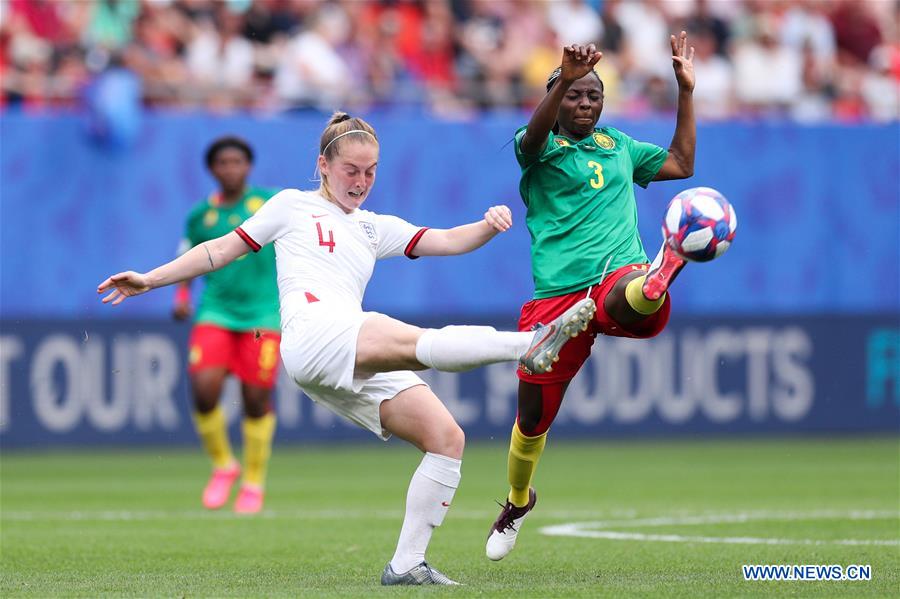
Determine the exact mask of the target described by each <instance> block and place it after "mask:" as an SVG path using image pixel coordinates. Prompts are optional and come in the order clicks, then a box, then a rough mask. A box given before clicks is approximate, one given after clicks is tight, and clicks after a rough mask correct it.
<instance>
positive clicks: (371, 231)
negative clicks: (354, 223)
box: [359, 220, 378, 244]
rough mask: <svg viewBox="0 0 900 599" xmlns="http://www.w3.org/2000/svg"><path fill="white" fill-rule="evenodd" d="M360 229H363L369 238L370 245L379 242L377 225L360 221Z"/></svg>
mask: <svg viewBox="0 0 900 599" xmlns="http://www.w3.org/2000/svg"><path fill="white" fill-rule="evenodd" d="M359 228H360V229H362V230H363V233H365V234H366V237H368V238H369V243H371V244H375V243H376V242H377V241H378V235H376V234H375V225H373V224H372V223H370V222H366V221H364V220H361V221H359Z"/></svg>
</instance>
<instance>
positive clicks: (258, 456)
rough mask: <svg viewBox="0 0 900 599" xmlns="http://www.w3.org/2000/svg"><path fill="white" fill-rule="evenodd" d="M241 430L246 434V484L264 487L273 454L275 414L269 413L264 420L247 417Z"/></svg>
mask: <svg viewBox="0 0 900 599" xmlns="http://www.w3.org/2000/svg"><path fill="white" fill-rule="evenodd" d="M241 428H242V430H243V433H244V483H245V484H249V485H255V486H257V487H262V486H263V483H264V482H265V480H266V467H267V466H268V464H269V456H270V455H271V454H272V437H274V436H275V414H274V413H272V412H269V413H268V414H266V415H265V416H263V417H262V418H246V417H245V418H244V421H243V423H242V425H241Z"/></svg>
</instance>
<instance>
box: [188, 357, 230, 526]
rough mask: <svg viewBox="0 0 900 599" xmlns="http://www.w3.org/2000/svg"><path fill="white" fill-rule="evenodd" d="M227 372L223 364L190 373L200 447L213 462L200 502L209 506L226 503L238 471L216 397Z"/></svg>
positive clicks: (217, 397)
mask: <svg viewBox="0 0 900 599" xmlns="http://www.w3.org/2000/svg"><path fill="white" fill-rule="evenodd" d="M227 375H228V371H227V369H226V368H225V367H224V366H216V367H211V368H204V369H203V370H200V371H198V372H195V373H193V374H192V375H191V387H192V390H193V396H194V409H195V412H194V423H195V425H196V428H197V434H198V435H199V436H200V440H201V441H202V443H203V448H204V449H205V450H206V453H207V454H208V455H209V457H210V459H211V460H212V464H213V471H212V475H211V476H210V478H209V481H208V482H207V483H206V487H205V488H204V489H203V506H204V507H205V508H207V509H211V510H216V509H219V508H220V507H222V506H223V505H225V503H226V502H227V501H228V498H229V497H230V496H231V487H232V486H233V485H234V482H235V481H236V480H237V478H238V476H240V473H241V469H240V466H239V465H238V463H237V460H235V459H234V454H233V453H232V451H231V444H230V443H229V441H228V424H227V422H226V420H225V412H224V411H223V410H222V408H221V407H220V406H219V397H220V396H221V395H222V387H223V385H224V383H225V377H226V376H227Z"/></svg>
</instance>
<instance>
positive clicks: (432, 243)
mask: <svg viewBox="0 0 900 599" xmlns="http://www.w3.org/2000/svg"><path fill="white" fill-rule="evenodd" d="M511 226H512V212H510V210H509V208H507V207H506V206H492V207H491V208H489V209H488V211H487V212H485V213H484V219H483V220H480V221H478V222H477V223H470V224H468V225H460V226H458V227H453V228H452V229H428V230H427V231H425V234H424V235H422V239H420V240H419V243H418V244H416V248H415V250H413V253H414V254H415V255H416V256H454V255H457V254H465V253H468V252H471V251H472V250H476V249H478V248H480V247H481V246H483V245H484V244H486V243H487V242H488V241H490V240H491V239H493V238H494V236H495V235H496V234H497V233H501V232H503V231H506V230H508V229H509V228H510V227H511Z"/></svg>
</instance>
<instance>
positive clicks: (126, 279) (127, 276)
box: [97, 270, 150, 306]
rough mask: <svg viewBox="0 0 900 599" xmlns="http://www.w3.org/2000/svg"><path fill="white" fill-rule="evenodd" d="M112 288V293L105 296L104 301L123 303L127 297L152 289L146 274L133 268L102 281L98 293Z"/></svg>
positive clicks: (105, 302)
mask: <svg viewBox="0 0 900 599" xmlns="http://www.w3.org/2000/svg"><path fill="white" fill-rule="evenodd" d="M110 289H112V293H110V294H109V295H107V296H106V297H104V298H103V303H104V304H108V303H110V302H112V305H113V306H115V305H117V304H121V303H122V301H123V300H124V299H125V298H126V297H131V296H133V295H140V294H142V293H146V292H148V291H150V283H149V281H148V280H147V276H146V275H142V274H141V273H137V272H134V271H133V270H129V271H125V272H120V273H119V274H117V275H113V276H111V277H109V278H108V279H106V280H105V281H103V282H102V283H100V285H99V286H98V287H97V293H100V294H103V293H106V292H107V291H109V290H110Z"/></svg>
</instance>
